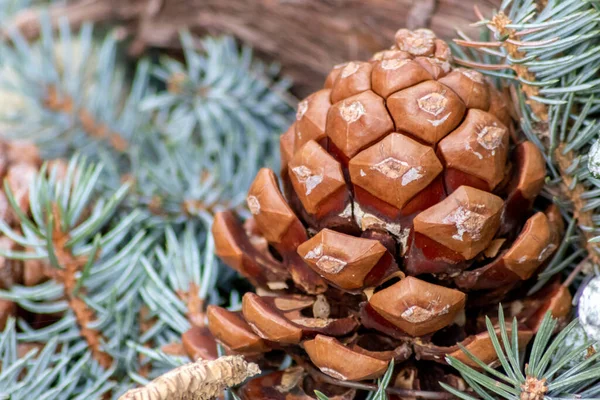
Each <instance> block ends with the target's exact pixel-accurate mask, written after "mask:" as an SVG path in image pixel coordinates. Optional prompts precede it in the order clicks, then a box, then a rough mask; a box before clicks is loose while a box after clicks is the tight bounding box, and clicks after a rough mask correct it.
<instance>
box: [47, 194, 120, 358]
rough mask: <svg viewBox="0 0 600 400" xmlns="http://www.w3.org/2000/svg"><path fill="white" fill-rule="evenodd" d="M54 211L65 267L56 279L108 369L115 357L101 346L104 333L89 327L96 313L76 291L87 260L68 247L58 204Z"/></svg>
mask: <svg viewBox="0 0 600 400" xmlns="http://www.w3.org/2000/svg"><path fill="white" fill-rule="evenodd" d="M52 211H53V212H52V214H53V219H54V231H53V232H52V242H53V247H54V252H55V254H56V258H57V260H58V262H59V263H60V265H61V266H62V267H63V268H64V269H63V270H62V271H60V273H58V274H56V276H55V279H58V280H60V281H62V283H63V287H64V293H65V297H66V298H67V301H68V303H69V307H70V308H71V309H72V310H73V313H74V314H75V319H76V320H77V324H78V325H79V332H80V334H81V336H82V337H83V338H84V339H85V341H86V342H87V344H88V346H89V347H90V350H91V351H92V356H93V357H94V359H95V360H96V361H97V362H98V364H100V365H101V366H102V367H103V368H105V369H108V368H109V367H110V366H111V364H112V362H113V359H112V357H111V356H110V355H109V354H108V353H106V352H104V351H102V349H101V348H100V345H101V342H102V335H101V334H100V332H98V331H97V330H95V329H93V328H89V327H88V325H89V324H90V322H92V321H94V320H95V314H94V312H93V311H92V310H91V309H90V308H89V307H88V306H87V304H86V303H85V301H83V300H82V299H81V298H80V297H79V296H78V293H76V287H77V279H76V277H75V275H76V273H77V272H78V271H79V270H80V269H81V267H83V266H84V265H85V263H86V262H87V260H86V259H85V258H82V257H75V256H74V255H73V253H72V252H71V250H70V249H68V248H67V247H66V243H67V242H68V240H69V235H68V234H67V233H66V232H65V231H64V230H63V228H62V226H61V224H60V221H61V218H60V211H59V208H58V206H54V207H53V210H52Z"/></svg>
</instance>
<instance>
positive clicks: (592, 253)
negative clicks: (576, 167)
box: [554, 143, 600, 265]
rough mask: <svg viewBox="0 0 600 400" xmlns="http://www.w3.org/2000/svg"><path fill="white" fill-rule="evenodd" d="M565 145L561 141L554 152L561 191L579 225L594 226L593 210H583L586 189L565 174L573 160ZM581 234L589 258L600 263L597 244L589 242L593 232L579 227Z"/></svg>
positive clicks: (573, 156) (573, 157)
mask: <svg viewBox="0 0 600 400" xmlns="http://www.w3.org/2000/svg"><path fill="white" fill-rule="evenodd" d="M565 147H566V145H565V144H564V143H561V144H560V145H559V146H558V148H557V149H556V151H555V152H554V158H555V159H556V161H557V162H558V167H559V168H558V169H559V173H560V176H561V178H562V188H563V190H562V192H563V193H564V194H565V195H566V196H567V197H568V198H569V199H570V200H571V202H572V204H573V218H576V219H577V223H578V225H579V226H585V227H592V226H594V225H595V224H594V219H593V217H594V213H593V210H587V211H586V210H585V205H586V203H585V200H584V199H583V198H582V197H581V196H582V195H583V194H584V193H585V192H586V191H587V190H586V188H585V186H583V185H582V184H581V183H579V182H578V181H576V182H574V180H575V178H574V177H573V176H572V175H570V174H567V173H566V172H565V171H567V170H568V169H569V168H570V167H571V164H572V163H573V161H574V160H575V155H574V154H573V152H572V151H569V152H566V153H564V149H565ZM580 231H581V233H582V234H583V240H582V246H583V247H585V248H586V249H587V251H588V257H589V259H590V260H591V261H592V262H593V263H594V264H595V265H600V256H599V254H598V250H599V247H598V246H599V244H598V243H595V242H590V239H592V238H593V237H594V233H593V231H591V230H588V229H580Z"/></svg>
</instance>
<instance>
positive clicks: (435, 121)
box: [427, 112, 452, 127]
mask: <svg viewBox="0 0 600 400" xmlns="http://www.w3.org/2000/svg"><path fill="white" fill-rule="evenodd" d="M450 114H452V113H451V112H449V113H448V114H446V115H444V116H443V117H442V118H440V119H428V120H427V122H429V123H430V124H431V125H433V126H434V127H438V126H440V125H441V124H443V123H444V122H446V120H447V119H448V117H450Z"/></svg>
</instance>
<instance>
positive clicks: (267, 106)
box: [0, 3, 293, 399]
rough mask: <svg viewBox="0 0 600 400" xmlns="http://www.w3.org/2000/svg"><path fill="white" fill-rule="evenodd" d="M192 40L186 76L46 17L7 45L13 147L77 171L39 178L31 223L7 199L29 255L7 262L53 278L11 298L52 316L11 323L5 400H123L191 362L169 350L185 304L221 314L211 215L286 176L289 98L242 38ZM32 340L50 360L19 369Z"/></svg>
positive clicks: (13, 291)
mask: <svg viewBox="0 0 600 400" xmlns="http://www.w3.org/2000/svg"><path fill="white" fill-rule="evenodd" d="M3 7H4V3H3V4H2V5H0V9H3ZM3 11H5V12H6V15H8V8H4V9H3ZM11 13H12V12H11ZM0 15H4V14H1V13H0ZM182 43H183V46H184V53H185V58H186V63H185V64H183V63H181V62H179V61H176V60H175V59H173V58H169V57H163V58H161V59H160V61H159V62H158V63H154V62H153V61H151V60H146V59H143V60H140V61H138V62H136V63H135V65H129V64H128V63H126V62H125V61H126V59H125V57H123V55H122V49H121V46H120V43H119V42H118V40H117V36H116V35H115V34H114V33H112V32H108V33H102V32H95V31H94V30H93V29H92V26H91V25H88V24H86V25H83V26H82V27H81V29H80V30H79V32H78V33H74V32H72V31H71V29H70V28H69V25H68V23H67V21H61V22H60V23H59V28H58V31H57V32H54V31H53V29H52V26H51V23H50V19H49V18H47V17H45V18H43V19H42V21H41V37H40V40H39V41H36V42H34V43H27V42H26V41H25V40H24V38H23V37H22V36H21V35H20V34H19V33H18V32H14V31H13V32H11V33H10V41H7V42H5V43H0V71H2V74H0V87H1V91H0V102H2V104H3V105H6V106H5V107H2V110H0V117H2V122H1V123H0V131H1V132H2V135H3V136H8V137H15V138H19V139H24V138H27V139H31V140H33V141H34V142H35V143H36V144H37V145H38V146H39V147H40V150H41V152H42V155H43V157H44V158H45V159H54V158H57V157H61V158H66V159H68V160H69V161H68V168H67V170H66V172H65V173H63V172H61V171H60V170H59V169H54V168H51V167H48V166H47V165H46V164H45V165H44V166H43V167H42V168H41V169H40V171H39V173H38V174H37V176H36V178H35V179H34V182H33V184H32V185H31V187H30V190H29V201H30V204H31V206H30V210H20V211H19V210H18V206H17V203H18V201H17V199H15V196H14V195H13V193H12V192H11V190H10V187H9V185H8V184H5V186H4V190H5V193H6V195H7V198H8V200H9V201H10V203H11V206H13V207H15V208H16V209H17V210H16V211H17V216H18V221H19V222H18V224H17V225H16V226H14V225H13V226H9V225H8V224H7V223H6V222H4V221H0V232H1V233H2V234H3V235H5V236H8V237H9V238H10V239H11V240H13V241H14V242H15V243H16V244H17V245H18V246H17V247H16V249H15V250H7V249H2V250H0V255H1V256H4V257H7V258H10V259H16V260H20V261H28V262H32V261H40V262H42V263H45V264H47V266H46V270H47V271H50V272H48V274H50V275H51V276H52V279H48V280H46V281H44V282H42V283H39V284H37V285H35V286H31V287H28V286H22V285H14V286H12V287H10V288H9V289H5V290H0V298H2V299H8V300H12V301H14V302H16V303H17V304H18V305H19V307H21V308H23V309H24V310H27V311H28V312H31V313H32V315H38V316H39V315H44V316H46V322H45V323H44V324H40V323H39V321H37V320H35V319H32V318H30V317H28V316H24V317H19V318H18V319H17V320H15V321H13V320H11V322H9V324H8V326H7V328H6V329H5V331H4V332H3V333H2V334H1V336H0V340H1V341H0V356H1V357H2V359H1V360H2V365H3V369H2V372H0V388H1V389H0V398H1V397H2V396H3V395H5V396H8V397H10V398H11V399H12V398H15V399H19V398H24V397H25V396H31V395H36V394H38V393H39V394H40V396H39V397H42V398H59V399H61V398H65V399H66V398H82V399H83V398H86V399H87V398H99V397H101V396H102V395H103V394H105V393H106V394H108V395H110V396H111V397H118V395H119V394H121V393H123V392H124V391H126V390H127V389H129V388H131V386H132V385H134V384H135V383H141V384H144V383H147V382H148V380H150V379H153V378H155V377H157V376H159V375H161V374H163V373H165V372H167V371H169V370H171V369H172V368H174V367H176V366H179V365H181V364H183V363H186V362H189V361H190V360H189V358H187V357H185V356H184V357H180V356H174V355H172V354H168V352H165V351H164V350H163V349H164V346H166V345H169V344H173V343H179V342H180V341H181V334H182V333H183V332H185V331H186V330H188V329H189V328H190V322H189V321H188V313H189V312H190V309H189V308H188V303H187V300H186V298H189V297H190V296H193V297H195V298H197V299H199V300H200V301H201V302H207V303H209V302H210V303H221V302H223V299H222V298H221V297H220V294H219V285H225V284H227V279H228V278H229V277H231V274H226V273H222V272H221V269H220V268H219V264H218V262H217V260H216V259H215V256H214V250H213V246H214V244H213V241H212V238H211V237H210V233H209V228H210V225H211V223H212V214H213V212H214V210H215V209H216V208H218V207H219V204H223V206H221V207H237V208H238V209H239V211H240V212H241V213H244V212H245V211H244V209H243V206H242V204H243V202H244V198H245V193H246V191H247V188H248V186H249V184H250V183H251V181H252V179H253V177H254V176H255V174H256V172H257V171H258V169H259V168H260V167H263V166H265V164H267V165H268V164H271V165H272V166H274V167H276V165H277V161H276V160H275V159H276V157H275V155H276V154H277V152H276V148H277V139H278V134H279V133H280V131H281V130H282V129H283V128H284V127H285V126H287V125H288V123H289V122H290V121H289V120H290V119H291V116H292V105H291V102H293V100H291V101H290V100H289V99H290V96H289V94H287V89H288V87H289V84H290V83H289V81H287V80H285V79H279V78H278V68H277V67H276V66H267V65H264V64H262V63H260V62H258V61H256V60H254V59H253V58H252V53H251V51H250V50H249V49H248V48H245V47H244V48H241V49H240V48H238V46H237V45H236V43H235V42H234V41H233V40H232V39H230V38H206V39H204V40H202V41H201V42H200V44H201V47H199V48H197V49H196V48H194V39H193V38H192V37H191V36H190V35H189V34H187V33H184V34H183V35H182ZM181 77H183V80H181V81H180V80H178V79H180V78H181ZM172 79H175V81H176V82H177V84H178V85H180V88H181V89H182V91H178V89H177V88H176V87H174V86H173V82H172V81H171V80H172ZM174 88H175V91H173V90H174ZM67 276H68V277H69V279H67V278H65V277H67ZM182 294H183V295H184V296H182ZM234 297H235V296H234ZM226 300H227V299H226ZM77 302H81V304H83V305H84V308H85V310H86V312H87V313H88V315H89V316H90V320H89V321H87V322H83V321H82V315H81V313H76V312H75V311H74V309H73V305H74V304H75V303H77ZM83 325H85V328H86V329H88V330H89V331H91V332H92V335H93V336H95V337H96V338H98V346H97V348H95V349H93V348H92V346H91V345H90V342H89V335H88V336H86V335H84V334H83V333H82V328H84V326H83ZM28 343H37V344H41V345H42V346H43V350H41V351H40V352H39V353H40V355H39V356H36V355H35V354H34V353H33V352H32V353H28V354H27V355H26V356H24V357H19V356H18V353H17V348H19V346H21V347H22V346H23V345H25V344H28ZM99 355H100V356H99ZM103 355H106V356H108V358H106V357H105V358H103V357H104V356H103ZM42 356H43V357H42ZM99 358H100V359H102V360H104V363H98V362H97V361H96V360H97V359H99ZM107 360H108V361H107ZM100 364H104V365H100ZM34 372H35V373H34ZM78 396H79V397H78Z"/></svg>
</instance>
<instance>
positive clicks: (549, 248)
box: [538, 243, 556, 261]
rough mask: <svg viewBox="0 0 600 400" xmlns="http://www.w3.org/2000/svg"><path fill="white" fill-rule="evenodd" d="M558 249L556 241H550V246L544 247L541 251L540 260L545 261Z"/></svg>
mask: <svg viewBox="0 0 600 400" xmlns="http://www.w3.org/2000/svg"><path fill="white" fill-rule="evenodd" d="M555 249H556V245H555V244H554V243H550V244H549V245H548V246H546V247H544V249H543V250H542V251H541V252H540V255H539V256H538V261H544V260H545V259H546V258H548V256H550V254H552V253H553V252H554V250H555Z"/></svg>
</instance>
